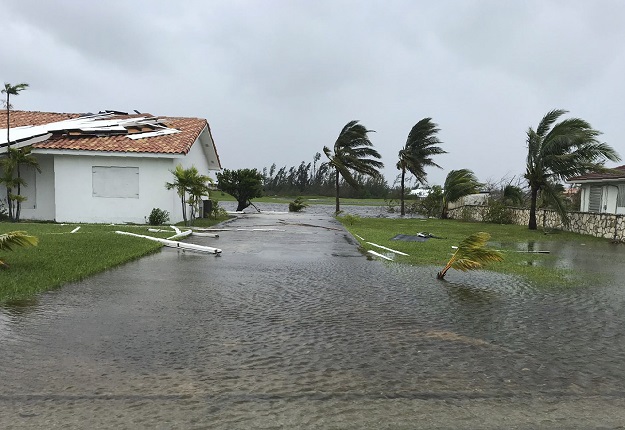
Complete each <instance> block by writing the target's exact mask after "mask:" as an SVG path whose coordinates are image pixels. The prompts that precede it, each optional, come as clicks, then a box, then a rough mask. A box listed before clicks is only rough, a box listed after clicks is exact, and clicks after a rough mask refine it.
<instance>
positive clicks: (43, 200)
mask: <svg viewBox="0 0 625 430" xmlns="http://www.w3.org/2000/svg"><path fill="white" fill-rule="evenodd" d="M35 157H36V158H37V161H38V162H39V167H40V169H41V173H39V172H36V171H34V172H32V177H33V178H34V183H33V182H32V180H31V179H29V180H28V181H27V182H28V185H27V186H26V187H22V195H23V196H25V197H27V198H28V200H27V201H26V202H24V204H23V205H22V213H21V215H20V218H21V219H23V220H29V219H32V220H38V221H51V220H54V160H53V157H52V156H48V155H36V156H35ZM28 176H30V175H28ZM0 200H2V204H3V205H4V206H6V188H5V187H4V186H3V185H0ZM28 207H31V208H32V207H34V208H32V209H28Z"/></svg>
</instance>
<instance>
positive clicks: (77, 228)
mask: <svg viewBox="0 0 625 430" xmlns="http://www.w3.org/2000/svg"><path fill="white" fill-rule="evenodd" d="M78 230H80V226H78V227H76V228H75V229H73V230H72V231H70V233H76V232H77V231H78Z"/></svg>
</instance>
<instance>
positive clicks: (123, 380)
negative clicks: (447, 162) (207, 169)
mask: <svg viewBox="0 0 625 430" xmlns="http://www.w3.org/2000/svg"><path fill="white" fill-rule="evenodd" d="M227 227H230V228H233V229H236V228H242V229H244V230H239V231H236V230H233V231H225V232H222V233H221V235H220V238H219V239H212V238H193V237H192V238H190V240H191V241H192V242H194V243H201V244H206V245H215V244H218V246H219V247H221V248H222V249H223V255H222V256H220V257H214V256H212V255H211V256H207V255H199V254H193V253H182V252H177V251H175V250H171V249H164V250H163V251H161V252H160V253H158V254H155V255H152V256H149V257H146V258H143V259H141V260H139V261H136V262H132V263H129V264H126V265H124V266H122V267H120V268H117V269H115V270H111V271H108V272H106V273H103V274H100V275H97V276H94V277H92V278H90V279H87V280H85V281H82V282H79V283H75V284H72V285H68V286H66V287H64V288H62V289H59V290H56V291H53V292H50V293H47V294H42V295H40V296H39V297H38V298H37V299H36V300H33V301H32V302H31V303H24V304H20V305H14V306H8V307H5V308H0V345H1V348H0V380H1V384H0V428H3V429H18V428H19V429H33V428H45V429H48V428H116V429H117V428H128V429H135V428H150V429H152V428H157V429H158V428H162V429H170V428H197V429H200V428H210V429H247V428H255V429H294V428H298V429H299V428H304V429H306V428H308V429H314V428H329V429H344V428H348V429H361V428H371V429H380V428H387V429H397V428H400V429H402V428H403V429H413V428H432V429H449V428H457V429H465V428H471V429H480V428H484V429H501V428H506V429H535V428H567V429H571V428H572V429H589V428H602V429H605V428H625V365H624V363H625V287H624V285H623V282H622V279H623V275H625V273H624V269H623V267H625V265H624V263H625V261H624V260H625V247H623V246H620V245H619V246H616V245H610V244H607V243H606V244H605V245H602V244H600V245H593V246H592V248H590V247H587V246H586V245H584V246H579V247H576V248H575V247H570V246H562V248H561V249H560V250H556V249H552V252H553V254H554V256H555V255H556V254H558V255H559V257H554V258H553V262H552V264H553V265H554V267H565V266H566V264H583V265H584V266H583V267H584V268H585V269H587V270H594V271H595V273H596V274H597V276H596V279H597V281H596V283H594V284H592V285H589V284H585V285H583V286H580V287H574V288H568V289H557V288H556V289H543V288H537V287H535V286H532V285H529V284H527V283H525V282H523V281H521V280H519V279H515V278H513V277H509V276H506V275H501V274H493V273H489V272H472V273H457V272H450V273H449V274H448V275H447V278H448V281H438V280H436V279H435V274H436V271H437V270H438V269H439V268H436V267H421V268H415V267H409V266H401V265H397V264H394V263H381V262H378V261H370V260H367V259H366V258H365V257H364V256H363V255H362V254H360V253H359V252H358V249H357V245H356V243H355V242H354V240H353V239H352V238H351V236H349V234H348V233H346V232H345V231H344V229H343V228H342V226H341V225H340V224H339V223H337V222H336V221H335V220H333V219H332V218H330V217H328V216H326V215H316V214H310V213H307V214H275V213H274V214H269V213H263V214H248V215H244V216H241V217H239V218H238V219H237V220H236V221H234V222H231V223H229V224H228V225H227ZM251 229H261V230H256V231H250V230H251ZM390 234H394V232H391V233H390ZM424 246H427V242H425V243H424ZM530 246H533V247H534V249H544V248H541V247H542V246H546V245H544V244H540V243H537V244H531V245H530ZM528 258H529V257H528ZM567 262H568V263H567Z"/></svg>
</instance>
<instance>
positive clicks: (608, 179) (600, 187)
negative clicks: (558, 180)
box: [567, 166, 625, 214]
mask: <svg viewBox="0 0 625 430" xmlns="http://www.w3.org/2000/svg"><path fill="white" fill-rule="evenodd" d="M567 182H568V183H569V184H580V185H581V191H580V192H581V204H580V209H579V210H580V211H581V212H595V213H610V214H625V166H619V167H615V168H614V169H613V171H612V172H604V173H589V174H587V175H582V176H575V177H572V178H568V180H567Z"/></svg>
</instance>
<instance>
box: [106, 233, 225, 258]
mask: <svg viewBox="0 0 625 430" xmlns="http://www.w3.org/2000/svg"><path fill="white" fill-rule="evenodd" d="M115 233H117V234H123V235H126V236H134V237H141V238H143V239H148V240H153V241H155V242H160V243H162V244H163V245H165V246H169V247H171V248H177V249H185V250H189V251H198V252H206V253H209V254H221V249H219V248H213V247H211V246H204V245H196V244H194V243H185V242H178V241H175V240H170V239H161V238H160V237H153V236H146V235H143V234H135V233H129V232H127V231H119V230H118V231H116V232H115Z"/></svg>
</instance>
